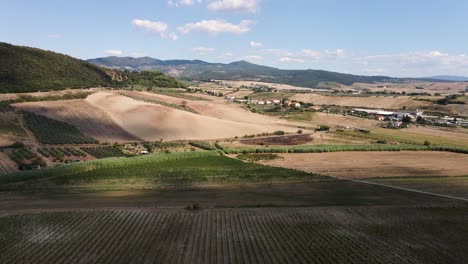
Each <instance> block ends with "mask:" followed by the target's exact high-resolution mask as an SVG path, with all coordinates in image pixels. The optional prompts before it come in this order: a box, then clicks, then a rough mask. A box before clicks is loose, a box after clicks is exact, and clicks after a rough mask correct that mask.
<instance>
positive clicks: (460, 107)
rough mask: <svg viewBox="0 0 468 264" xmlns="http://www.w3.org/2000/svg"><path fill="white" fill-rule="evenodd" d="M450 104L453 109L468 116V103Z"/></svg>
mask: <svg viewBox="0 0 468 264" xmlns="http://www.w3.org/2000/svg"><path fill="white" fill-rule="evenodd" d="M449 106H450V108H452V109H453V110H452V111H454V112H456V113H458V114H459V115H462V116H468V104H466V103H465V104H451V105H449Z"/></svg>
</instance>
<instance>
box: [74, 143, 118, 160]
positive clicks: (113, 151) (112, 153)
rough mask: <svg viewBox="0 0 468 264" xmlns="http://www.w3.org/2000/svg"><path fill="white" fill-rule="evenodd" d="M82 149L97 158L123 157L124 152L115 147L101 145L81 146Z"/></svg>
mask: <svg viewBox="0 0 468 264" xmlns="http://www.w3.org/2000/svg"><path fill="white" fill-rule="evenodd" d="M81 150H82V151H84V152H86V153H88V154H90V155H91V156H94V157H96V158H98V159H103V158H111V157H125V154H124V153H123V152H122V150H120V149H119V148H117V147H112V146H101V147H83V148H81Z"/></svg>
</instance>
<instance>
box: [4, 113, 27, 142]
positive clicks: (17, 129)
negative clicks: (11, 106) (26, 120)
mask: <svg viewBox="0 0 468 264" xmlns="http://www.w3.org/2000/svg"><path fill="white" fill-rule="evenodd" d="M26 138H27V134H26V132H25V131H24V129H23V128H22V126H21V121H20V117H19V116H18V115H17V114H16V113H13V112H8V113H0V147H2V146H9V145H11V144H13V143H15V142H16V141H21V142H24V141H26Z"/></svg>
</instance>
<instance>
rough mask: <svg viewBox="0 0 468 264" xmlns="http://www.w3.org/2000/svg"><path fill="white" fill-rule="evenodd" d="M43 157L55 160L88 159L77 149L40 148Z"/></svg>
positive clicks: (38, 150)
mask: <svg viewBox="0 0 468 264" xmlns="http://www.w3.org/2000/svg"><path fill="white" fill-rule="evenodd" d="M37 152H39V153H40V154H41V155H42V156H44V157H46V158H49V157H53V158H55V159H63V158H64V157H72V156H73V157H86V153H84V152H83V151H81V150H79V149H76V148H68V147H67V148H58V147H52V148H39V149H37Z"/></svg>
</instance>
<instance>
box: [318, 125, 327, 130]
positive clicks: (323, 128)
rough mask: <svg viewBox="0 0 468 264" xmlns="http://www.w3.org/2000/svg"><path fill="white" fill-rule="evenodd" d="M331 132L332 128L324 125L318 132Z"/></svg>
mask: <svg viewBox="0 0 468 264" xmlns="http://www.w3.org/2000/svg"><path fill="white" fill-rule="evenodd" d="M329 130H330V127H329V126H324V125H321V126H320V127H319V128H318V129H317V131H329Z"/></svg>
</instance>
